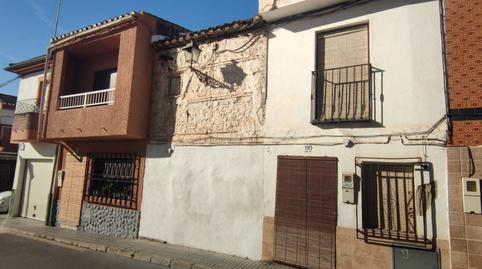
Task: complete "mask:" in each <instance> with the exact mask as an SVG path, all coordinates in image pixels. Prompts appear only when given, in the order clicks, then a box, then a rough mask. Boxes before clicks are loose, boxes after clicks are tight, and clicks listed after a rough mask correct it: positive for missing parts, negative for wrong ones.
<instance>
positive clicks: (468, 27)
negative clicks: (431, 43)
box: [445, 0, 482, 108]
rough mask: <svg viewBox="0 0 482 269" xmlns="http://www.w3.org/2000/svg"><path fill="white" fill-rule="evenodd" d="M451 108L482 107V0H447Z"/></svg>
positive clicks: (446, 24)
mask: <svg viewBox="0 0 482 269" xmlns="http://www.w3.org/2000/svg"><path fill="white" fill-rule="evenodd" d="M445 15H446V19H445V28H446V33H447V37H446V38H447V39H446V42H447V63H448V72H449V97H450V107H451V108H476V107H482V58H481V57H480V55H481V54H482V1H480V0H464V1H460V0H446V1H445Z"/></svg>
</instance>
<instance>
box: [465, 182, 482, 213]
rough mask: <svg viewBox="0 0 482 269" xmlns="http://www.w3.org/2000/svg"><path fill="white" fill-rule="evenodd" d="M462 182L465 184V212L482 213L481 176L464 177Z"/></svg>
mask: <svg viewBox="0 0 482 269" xmlns="http://www.w3.org/2000/svg"><path fill="white" fill-rule="evenodd" d="M462 182H463V184H464V186H463V190H464V212H466V213H473V214H481V213H482V200H481V195H480V178H473V177H464V178H462Z"/></svg>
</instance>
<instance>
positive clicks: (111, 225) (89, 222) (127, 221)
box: [79, 202, 141, 239]
mask: <svg viewBox="0 0 482 269" xmlns="http://www.w3.org/2000/svg"><path fill="white" fill-rule="evenodd" d="M140 216H141V213H140V211H137V210H132V209H126V208H117V207H111V206H104V205H97V204H89V203H85V202H84V203H82V214H81V218H80V227H79V230H81V231H84V232H90V233H97V234H102V235H108V236H115V237H121V238H128V239H136V238H138V236H139V220H140Z"/></svg>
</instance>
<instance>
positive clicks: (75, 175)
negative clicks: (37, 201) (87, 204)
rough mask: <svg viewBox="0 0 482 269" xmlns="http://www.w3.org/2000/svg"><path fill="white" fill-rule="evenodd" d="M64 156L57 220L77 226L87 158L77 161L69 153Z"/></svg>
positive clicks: (63, 223) (62, 223)
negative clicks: (63, 173) (63, 172)
mask: <svg viewBox="0 0 482 269" xmlns="http://www.w3.org/2000/svg"><path fill="white" fill-rule="evenodd" d="M64 156H65V159H64V165H63V168H62V170H64V171H65V176H64V181H63V185H62V188H61V190H60V212H59V215H58V216H59V217H58V221H59V222H60V224H61V225H66V226H72V227H77V226H78V225H79V222H80V210H81V206H82V193H83V191H84V182H85V180H84V178H85V169H86V164H87V161H86V159H87V158H85V157H84V158H82V161H78V160H77V159H76V158H75V157H74V156H73V155H72V154H70V153H67V154H65V155H64Z"/></svg>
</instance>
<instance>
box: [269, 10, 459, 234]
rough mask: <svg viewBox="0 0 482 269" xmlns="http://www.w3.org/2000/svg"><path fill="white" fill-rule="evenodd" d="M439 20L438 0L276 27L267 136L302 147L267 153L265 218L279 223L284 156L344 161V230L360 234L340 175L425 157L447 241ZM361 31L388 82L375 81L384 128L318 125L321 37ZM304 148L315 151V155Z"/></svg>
mask: <svg viewBox="0 0 482 269" xmlns="http://www.w3.org/2000/svg"><path fill="white" fill-rule="evenodd" d="M439 14H440V13H439V3H438V1H410V3H407V1H373V2H370V3H367V4H363V5H360V6H356V7H352V8H349V9H346V10H342V11H338V12H335V13H329V14H325V15H322V16H313V17H311V18H310V17H306V18H304V19H299V20H295V21H292V22H286V23H282V24H280V25H278V26H277V25H274V26H272V28H271V31H270V32H271V35H270V36H271V38H270V39H269V41H268V42H269V47H268V75H267V77H268V82H267V85H268V89H267V92H268V96H267V106H266V125H265V129H264V130H265V134H266V136H267V137H278V138H280V139H278V140H282V139H281V138H284V140H285V141H286V142H285V143H297V144H300V145H299V146H271V147H268V148H269V150H268V149H267V150H266V154H265V163H264V171H265V176H264V187H265V196H264V199H265V211H264V215H265V216H274V208H275V189H276V157H277V156H278V155H295V156H330V157H337V158H338V160H339V162H338V174H339V181H338V188H339V192H338V193H339V196H338V226H339V227H347V228H356V214H355V213H356V206H355V205H348V204H345V203H342V201H341V195H340V194H341V185H342V184H341V176H342V174H353V173H356V174H358V175H360V171H359V170H357V169H356V168H355V158H357V157H358V158H363V157H365V158H366V157H369V158H379V159H380V160H381V161H384V159H385V161H392V162H393V161H396V160H387V159H392V158H395V159H396V158H420V159H421V160H423V161H426V162H430V163H432V165H433V169H434V180H435V182H436V185H437V197H436V201H435V203H436V205H437V206H436V225H437V231H438V233H437V238H438V239H446V240H448V239H449V237H448V230H449V229H448V213H447V212H448V202H447V197H448V194H447V188H446V186H447V169H446V149H445V147H444V145H443V144H444V143H443V141H445V140H446V129H447V126H446V123H445V120H444V117H445V99H444V85H443V69H442V68H443V65H442V48H441V34H440V33H441V29H440V21H439V20H440V17H439ZM360 24H368V28H369V55H370V59H369V60H370V63H371V64H372V66H373V67H376V68H379V69H381V70H383V80H381V79H380V78H377V79H376V81H375V82H374V83H375V84H376V86H377V87H378V89H377V91H378V93H377V95H376V96H375V98H376V99H377V101H376V102H377V103H376V111H377V113H376V117H375V120H376V122H377V123H378V124H373V125H372V124H367V123H333V124H329V123H324V124H318V125H313V124H311V123H310V117H311V103H310V99H311V98H310V96H311V94H312V79H311V72H312V71H313V70H315V61H316V58H315V51H316V36H317V33H319V32H325V31H331V30H335V29H340V28H345V27H349V26H354V25H360ZM381 89H383V96H382V94H381ZM382 100H383V101H382ZM432 127H433V128H432ZM431 129H433V131H428V130H431ZM421 133H425V134H421ZM422 137H425V138H427V140H426V141H425V140H423V139H422ZM347 139H350V140H351V141H353V142H354V146H353V147H352V148H350V147H345V145H344V143H345V142H346V141H347ZM302 144H306V145H311V146H312V149H311V148H310V149H309V153H307V152H305V147H304V146H303V145H302ZM407 144H416V145H407ZM416 184H420V182H419V181H418V182H416ZM359 202H360V197H359ZM359 204H360V203H359ZM429 218H430V216H429ZM359 221H361V219H359ZM430 233H431V232H429V234H430Z"/></svg>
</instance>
